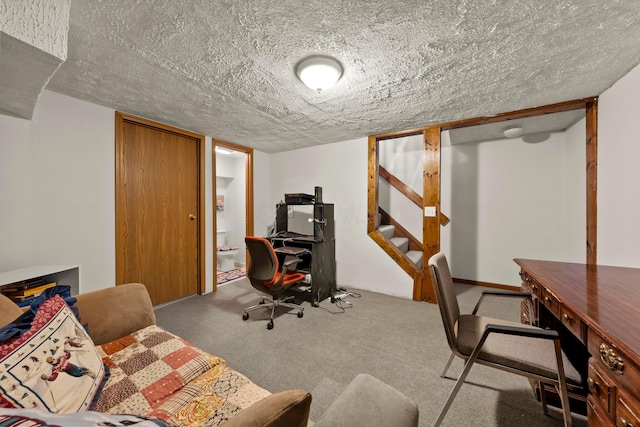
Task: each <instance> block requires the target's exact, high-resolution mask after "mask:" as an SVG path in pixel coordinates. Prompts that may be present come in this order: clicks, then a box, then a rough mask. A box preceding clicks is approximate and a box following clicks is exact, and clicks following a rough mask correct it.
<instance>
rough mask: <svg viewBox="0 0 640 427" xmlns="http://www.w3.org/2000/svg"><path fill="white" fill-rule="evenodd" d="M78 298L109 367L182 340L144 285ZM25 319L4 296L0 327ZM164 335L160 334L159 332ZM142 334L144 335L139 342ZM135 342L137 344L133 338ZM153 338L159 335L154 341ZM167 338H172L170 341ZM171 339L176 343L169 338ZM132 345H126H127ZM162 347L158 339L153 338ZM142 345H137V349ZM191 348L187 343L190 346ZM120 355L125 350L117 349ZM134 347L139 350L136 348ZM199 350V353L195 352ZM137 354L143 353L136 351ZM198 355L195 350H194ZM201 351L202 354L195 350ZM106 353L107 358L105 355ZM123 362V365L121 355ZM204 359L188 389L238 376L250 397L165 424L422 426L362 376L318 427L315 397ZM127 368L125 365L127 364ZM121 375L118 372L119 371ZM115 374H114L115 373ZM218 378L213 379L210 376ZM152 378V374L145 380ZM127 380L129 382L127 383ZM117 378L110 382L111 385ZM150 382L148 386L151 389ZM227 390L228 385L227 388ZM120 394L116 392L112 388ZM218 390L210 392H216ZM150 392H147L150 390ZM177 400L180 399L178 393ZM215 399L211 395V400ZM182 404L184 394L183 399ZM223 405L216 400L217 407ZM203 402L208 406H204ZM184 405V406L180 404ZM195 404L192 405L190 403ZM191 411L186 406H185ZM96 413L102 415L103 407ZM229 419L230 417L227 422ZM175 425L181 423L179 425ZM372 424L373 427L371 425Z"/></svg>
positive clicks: (403, 400)
mask: <svg viewBox="0 0 640 427" xmlns="http://www.w3.org/2000/svg"><path fill="white" fill-rule="evenodd" d="M75 297H76V298H77V302H76V304H75V305H76V307H77V308H78V311H79V317H80V320H81V323H82V324H83V325H87V327H88V330H89V334H90V337H91V340H93V343H94V344H95V345H96V346H97V348H99V349H100V351H101V352H102V353H101V355H102V356H104V357H103V360H104V361H105V363H107V362H106V361H109V362H111V360H110V358H111V359H113V360H116V359H117V358H116V357H115V356H108V355H107V356H105V354H111V351H112V350H111V349H112V347H114V345H113V343H120V342H121V341H123V340H124V341H126V344H125V345H129V344H130V343H131V340H135V339H138V340H140V341H141V342H144V341H145V338H146V340H149V336H150V334H158V333H159V334H163V337H164V338H162V339H169V340H171V339H172V340H174V341H175V340H178V341H184V340H181V339H180V338H179V337H175V336H170V334H168V333H166V332H164V331H162V330H160V329H159V328H157V327H156V326H155V323H156V318H155V314H154V311H153V307H152V304H151V300H150V298H149V295H148V293H147V290H146V288H145V287H144V285H142V284H135V283H133V284H126V285H120V286H116V287H112V288H107V289H103V290H98V291H94V292H88V293H85V294H80V295H76V296H75ZM22 313H23V311H22V309H20V308H18V307H17V306H16V305H15V304H14V303H13V302H11V301H10V300H9V299H8V298H6V297H4V296H2V295H0V326H3V325H6V324H8V323H10V322H12V321H13V320H14V319H16V318H17V317H18V316H20V315H21V314H22ZM158 330H160V332H158ZM141 331H151V332H145V333H144V334H142V336H140V334H141ZM132 337H133V338H132ZM153 337H155V335H153ZM167 337H168V338H167ZM171 337H173V338H171ZM127 340H128V341H127ZM154 340H155V341H158V339H157V338H154ZM138 344H139V343H136V345H138ZM187 344H188V343H187ZM116 347H117V348H118V349H119V348H120V347H121V344H118V345H117V346H116ZM131 347H135V346H134V345H132V346H131ZM196 350H197V349H196ZM136 351H138V352H139V351H140V350H138V349H136ZM193 351H195V350H193ZM197 351H200V350H197ZM105 352H106V353H105ZM115 354H116V355H118V358H119V359H123V357H122V356H120V355H119V353H115ZM199 354H200V357H201V358H202V357H204V358H205V359H207V360H209V361H213V365H212V366H213V367H212V368H211V369H209V370H208V372H206V373H204V374H202V375H199V376H198V377H197V378H196V379H194V380H193V381H191V382H190V383H188V384H185V387H184V388H189V387H191V388H193V387H192V386H191V385H192V384H193V383H198V384H199V387H200V388H202V387H203V384H202V383H203V381H204V382H205V384H204V388H206V387H207V386H208V385H209V384H206V382H207V381H209V382H211V383H213V382H214V381H220V380H219V378H220V376H221V375H222V374H221V373H224V375H226V376H227V377H229V376H234V378H236V379H238V378H240V382H241V383H242V389H243V390H244V389H247V390H250V391H251V393H249V397H246V396H245V397H238V396H237V395H236V396H234V397H233V399H235V400H236V403H237V405H236V406H234V408H235V409H234V410H235V412H234V411H233V410H232V411H229V410H228V408H227V412H224V411H222V414H221V413H220V411H218V412H216V411H211V412H207V410H208V408H206V402H205V401H203V400H200V401H199V402H196V403H195V406H193V405H192V406H193V408H195V409H193V412H194V413H196V414H197V415H202V414H203V413H204V414H206V416H208V417H210V418H208V419H203V418H202V417H200V419H198V420H195V421H194V422H193V424H191V423H187V422H186V421H185V419H184V418H183V419H180V418H176V417H173V416H172V417H171V418H170V419H169V420H166V417H165V421H167V422H168V423H169V424H178V425H187V424H190V425H194V426H211V425H220V426H222V427H236V426H238V427H239V426H242V427H246V426H249V427H258V426H268V427H277V426H283V427H284V426H286V427H305V426H307V425H315V427H340V426H350V427H357V426H370V425H374V424H375V425H389V426H394V427H403V426H407V427H415V426H417V425H418V408H417V405H416V404H415V403H414V402H413V401H411V400H410V399H408V398H407V397H406V396H404V395H403V394H402V393H400V392H399V391H397V390H395V389H393V388H392V387H390V386H388V385H387V384H384V383H383V382H381V381H379V380H378V379H376V378H374V377H372V376H370V375H366V374H360V375H358V376H357V377H356V378H355V380H354V381H353V382H352V383H351V384H349V385H348V386H347V388H346V389H345V390H344V392H343V393H342V394H341V395H340V396H339V397H338V398H337V399H336V401H334V402H333V404H332V405H331V406H330V407H329V409H328V410H327V411H326V412H325V413H324V414H323V415H322V416H321V417H320V418H319V419H318V420H317V422H316V423H313V422H310V421H309V409H310V404H311V395H310V394H309V393H307V392H305V391H303V390H287V391H283V392H279V393H274V394H270V393H269V392H267V391H266V390H263V389H261V388H259V387H258V386H256V385H255V384H253V383H251V381H250V380H249V379H247V378H246V377H244V376H242V375H241V374H239V373H236V372H235V371H233V370H232V369H230V368H228V367H226V363H224V361H222V359H219V358H216V357H215V356H212V355H208V354H206V353H204V352H201V353H199ZM125 363H126V360H125ZM116 369H118V368H116ZM213 371H215V372H213ZM113 372H116V371H115V370H112V373H113ZM212 374H215V375H212ZM114 376H115V377H116V378H115V380H122V379H123V378H122V377H123V376H125V375H124V374H123V373H122V372H121V371H117V373H116V374H112V377H114ZM147 376H148V374H147ZM125 379H126V378H125ZM112 380H114V378H109V381H112ZM149 382H150V381H147V383H149ZM224 385H225V387H226V386H227V384H224ZM112 388H114V389H115V388H116V387H112ZM213 388H215V387H212V389H213ZM109 390H110V389H109V388H107V386H105V388H104V389H103V392H102V394H101V395H100V398H99V399H98V400H99V403H100V399H102V397H103V395H105V394H109ZM147 392H148V390H147ZM190 393H191V394H187V396H192V395H193V396H194V400H195V399H201V396H202V394H201V395H200V396H197V397H196V396H195V393H194V392H193V390H190ZM174 394H179V393H174ZM210 397H211V396H210V395H208V398H210ZM182 400H183V401H184V400H185V399H184V394H183V397H182ZM220 400H224V399H223V398H220V399H217V400H216V402H219V401H220ZM203 402H204V403H203ZM182 403H184V402H182ZM189 403H191V402H189ZM183 406H188V405H183ZM102 408H103V409H104V408H108V410H107V411H102V412H104V413H114V414H122V413H127V414H135V415H138V416H154V413H153V412H152V413H144V411H142V410H130V408H131V407H130V406H126V405H125V406H118V405H116V406H111V407H108V406H105V405H102ZM96 411H101V406H100V404H99V405H98V407H97V408H96ZM229 414H231V415H232V416H229ZM176 420H177V421H176ZM372 423H374V424H372Z"/></svg>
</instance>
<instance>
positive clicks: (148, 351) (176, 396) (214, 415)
mask: <svg viewBox="0 0 640 427" xmlns="http://www.w3.org/2000/svg"><path fill="white" fill-rule="evenodd" d="M99 348H100V351H101V353H102V355H103V361H104V362H105V364H106V365H107V366H109V367H110V369H111V376H110V378H109V380H108V381H107V383H106V385H105V387H104V390H103V392H102V393H101V395H100V397H99V398H98V401H97V402H96V406H95V409H96V410H97V411H100V412H107V413H112V414H115V413H126V414H136V415H144V416H152V417H157V418H160V419H162V420H165V421H167V422H169V423H171V424H175V425H180V426H200V425H207V426H215V425H217V424H219V423H221V422H223V421H225V420H227V419H229V418H231V417H233V416H234V415H235V414H237V413H238V412H240V411H241V410H242V409H244V408H247V407H249V406H251V405H252V404H253V403H255V402H257V401H258V400H260V399H262V398H264V397H266V396H268V395H269V394H270V393H269V392H268V391H266V390H264V389H262V388H260V387H258V386H256V385H255V384H254V383H252V382H251V381H250V380H249V379H247V378H246V377H245V376H243V375H241V374H239V373H238V372H235V371H233V370H232V369H230V368H228V367H227V366H226V363H225V361H224V360H223V359H221V358H219V357H215V356H212V355H210V354H208V353H205V352H203V351H202V350H200V349H198V348H196V347H194V346H192V345H191V344H190V343H188V342H187V341H185V340H183V339H182V338H180V337H177V336H175V335H173V334H171V333H169V332H167V331H165V330H163V329H162V328H160V327H158V326H155V325H152V326H148V327H146V328H144V329H141V330H139V331H136V332H134V333H133V334H131V335H127V336H125V337H122V338H120V339H118V340H116V341H113V342H111V343H107V344H103V345H101V346H100V347H99Z"/></svg>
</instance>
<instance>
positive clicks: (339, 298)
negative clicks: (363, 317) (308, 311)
mask: <svg viewBox="0 0 640 427" xmlns="http://www.w3.org/2000/svg"><path fill="white" fill-rule="evenodd" d="M361 296H362V295H360V294H359V293H357V292H348V291H347V290H346V289H345V288H338V289H337V291H336V292H334V293H333V294H332V295H331V297H330V300H331V304H335V305H336V307H337V308H338V309H339V310H338V311H332V310H330V309H328V308H325V307H319V308H321V309H323V310H324V311H327V312H329V313H331V314H342V313H344V312H345V311H347V310H348V309H350V308H353V304H351V303H350V302H349V301H346V300H345V298H347V297H353V298H360V297H361Z"/></svg>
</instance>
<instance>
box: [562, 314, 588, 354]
mask: <svg viewBox="0 0 640 427" xmlns="http://www.w3.org/2000/svg"><path fill="white" fill-rule="evenodd" d="M560 320H561V321H562V324H563V325H564V326H565V327H566V328H567V329H568V330H569V331H571V333H572V334H573V335H574V336H575V337H576V338H578V339H579V340H580V342H582V344H585V345H586V344H587V327H586V325H585V324H584V323H582V321H581V320H580V318H579V317H578V316H576V314H575V313H574V312H573V311H571V310H569V309H568V308H567V307H565V306H564V305H563V304H560Z"/></svg>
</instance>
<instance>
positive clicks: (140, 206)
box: [116, 113, 204, 305]
mask: <svg viewBox="0 0 640 427" xmlns="http://www.w3.org/2000/svg"><path fill="white" fill-rule="evenodd" d="M202 145H204V137H201V136H200V135H195V134H191V133H187V132H184V131H181V130H179V129H174V128H170V127H168V126H164V125H160V124H155V123H153V122H149V121H146V120H143V119H137V118H133V117H130V116H126V115H123V114H120V113H116V284H118V285H119V284H123V283H130V282H139V283H143V284H144V285H145V286H146V287H147V289H148V290H149V294H150V296H151V301H152V302H153V304H154V305H157V304H162V303H165V302H168V301H173V300H176V299H179V298H182V297H185V296H188V295H192V294H195V293H201V280H202V276H203V275H202V274H201V270H202V268H201V257H200V248H201V245H200V241H201V232H200V228H201V225H200V224H201V217H202V215H201V212H200V205H201V203H200V199H201V198H200V187H201V180H200V159H199V158H200V149H201V147H202Z"/></svg>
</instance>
